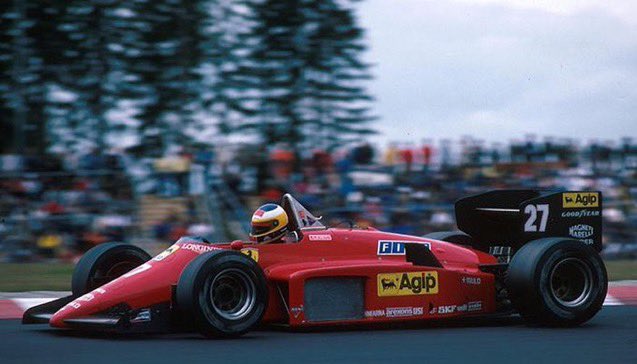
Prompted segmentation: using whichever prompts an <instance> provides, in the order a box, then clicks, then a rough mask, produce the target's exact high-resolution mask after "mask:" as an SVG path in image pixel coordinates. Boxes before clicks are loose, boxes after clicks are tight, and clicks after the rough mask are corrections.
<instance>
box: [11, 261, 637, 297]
mask: <svg viewBox="0 0 637 364" xmlns="http://www.w3.org/2000/svg"><path fill="white" fill-rule="evenodd" d="M606 268H607V270H608V278H609V279H610V280H611V281H616V280H622V279H637V260H611V261H606ZM72 274H73V264H68V263H0V277H1V278H0V292H22V291H70V290H71V275H72Z"/></svg>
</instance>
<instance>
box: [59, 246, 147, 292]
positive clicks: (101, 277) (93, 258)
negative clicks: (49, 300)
mask: <svg viewBox="0 0 637 364" xmlns="http://www.w3.org/2000/svg"><path fill="white" fill-rule="evenodd" d="M150 258H151V256H150V255H149V254H148V253H146V252H145V251H144V250H143V249H141V248H138V247H136V246H134V245H130V244H124V243H104V244H100V245H98V246H96V247H93V248H91V249H90V250H89V251H87V252H86V254H84V255H83V256H82V258H81V259H80V261H79V262H78V263H77V265H76V266H75V269H74V270H73V278H72V280H71V290H72V291H73V295H74V296H81V295H83V294H85V293H88V292H90V291H92V290H94V289H95V288H97V287H100V286H103V285H104V284H106V283H108V282H110V281H112V280H114V279H115V278H117V277H119V276H121V275H123V274H124V273H127V272H129V271H130V270H132V269H133V268H136V267H138V266H140V265H142V264H143V263H146V262H147V261H149V260H150Z"/></svg>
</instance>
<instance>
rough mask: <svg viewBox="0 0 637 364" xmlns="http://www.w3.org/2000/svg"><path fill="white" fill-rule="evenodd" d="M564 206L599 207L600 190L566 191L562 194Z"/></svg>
mask: <svg viewBox="0 0 637 364" xmlns="http://www.w3.org/2000/svg"><path fill="white" fill-rule="evenodd" d="M562 207H563V208H565V209H577V208H586V207H599V192H565V193H563V194H562Z"/></svg>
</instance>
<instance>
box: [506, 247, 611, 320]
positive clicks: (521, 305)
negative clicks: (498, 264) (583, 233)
mask: <svg viewBox="0 0 637 364" xmlns="http://www.w3.org/2000/svg"><path fill="white" fill-rule="evenodd" d="M506 284H507V289H508V292H509V297H510V298H511V301H512V303H513V306H514V307H515V308H516V309H517V310H518V311H519V313H520V315H522V317H523V318H524V319H525V320H526V321H527V322H529V323H533V324H540V325H547V326H576V325H580V324H582V323H584V322H586V321H588V320H590V319H591V318H592V317H593V316H595V314H596V313H597V312H598V311H599V310H600V309H601V308H602V304H603V303H604V299H605V298H606V292H607V290H608V278H607V274H606V268H605V267H604V263H603V262H602V259H601V258H600V256H599V254H598V253H597V251H595V250H594V249H593V248H592V247H590V246H587V245H584V244H583V243H582V242H580V241H578V240H573V239H567V238H545V239H539V240H534V241H531V242H529V243H527V244H525V245H524V246H523V247H522V248H520V250H518V252H517V253H516V254H515V255H514V256H513V259H512V260H511V263H510V264H509V269H508V275H507V281H506Z"/></svg>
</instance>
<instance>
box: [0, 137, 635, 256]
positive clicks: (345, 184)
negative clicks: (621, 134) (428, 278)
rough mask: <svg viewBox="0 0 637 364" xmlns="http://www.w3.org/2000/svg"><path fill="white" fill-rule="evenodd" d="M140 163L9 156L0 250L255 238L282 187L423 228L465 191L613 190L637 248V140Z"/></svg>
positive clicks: (3, 169) (611, 241)
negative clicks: (259, 216) (262, 209)
mask: <svg viewBox="0 0 637 364" xmlns="http://www.w3.org/2000/svg"><path fill="white" fill-rule="evenodd" d="M131 160H132V158H130V156H127V155H124V154H118V153H109V154H102V153H99V152H98V151H96V150H94V151H91V152H89V153H87V154H85V155H81V156H62V155H47V156H44V157H38V158H32V157H21V156H0V216H2V220H0V245H1V246H0V255H4V259H5V260H9V261H21V260H22V261H27V260H33V259H49V258H53V257H56V258H62V259H64V258H69V259H71V258H73V257H76V256H77V255H79V254H81V253H82V252H84V251H86V250H87V249H89V248H90V247H92V246H94V245H96V244H100V243H102V242H105V241H133V242H139V241H140V240H139V239H146V240H150V241H152V244H155V245H157V247H158V248H160V247H161V246H160V245H163V246H165V244H168V243H169V242H171V241H174V240H176V239H178V238H179V237H180V236H182V235H200V236H205V237H208V238H209V239H210V240H215V239H216V240H223V239H232V238H247V236H246V232H247V229H246V226H247V224H248V223H249V216H250V213H251V212H252V210H254V209H255V208H256V207H257V206H259V205H260V204H261V203H264V202H266V201H269V202H279V201H280V199H281V197H282V195H283V194H284V193H292V194H293V195H294V196H295V197H296V198H297V199H298V200H299V201H300V202H301V203H302V204H304V205H305V206H306V207H308V208H309V209H310V210H311V211H313V212H314V213H315V215H322V216H323V219H324V222H325V223H326V224H327V225H328V226H333V227H336V226H342V227H347V226H360V227H366V226H373V227H376V228H379V229H384V230H387V231H392V232H397V233H403V234H413V235H423V234H426V233H428V232H431V231H439V230H451V229H455V216H454V210H453V203H454V201H456V200H457V199H458V198H460V197H463V196H467V195H469V194H474V193H480V192H484V191H487V190H491V189H502V188H540V189H557V190H600V191H602V192H603V198H604V199H603V204H604V211H603V218H604V238H603V241H604V245H605V254H606V255H607V256H624V257H625V256H629V257H637V239H636V238H637V208H636V205H635V201H636V200H637V143H635V142H633V141H632V140H630V139H626V140H622V141H617V142H615V143H589V144H583V143H579V142H577V141H572V140H554V139H547V140H541V141H538V140H535V139H533V138H529V139H526V140H523V141H514V142H511V143H508V144H503V143H493V144H487V143H484V142H481V141H478V140H474V139H470V138H466V139H463V140H461V141H459V142H458V141H456V142H451V141H445V140H443V141H437V142H434V141H429V140H425V141H423V142H422V143H420V144H419V145H415V144H400V143H392V144H389V145H387V146H385V147H384V148H378V147H376V146H373V145H370V144H365V143H364V144H359V145H355V146H352V147H349V148H339V149H335V150H331V151H329V152H328V151H325V150H320V149H314V150H298V149H297V150H295V149H292V148H290V147H289V146H286V145H284V144H281V145H277V146H274V147H272V148H265V147H263V146H254V145H240V144H235V145H233V146H232V147H228V146H219V147H218V148H215V149H210V150H206V149H197V150H194V149H193V150H185V149H184V150H181V151H179V152H177V153H172V154H170V155H167V156H165V157H163V158H160V159H149V160H145V161H143V160H137V162H138V163H131ZM143 166H146V167H145V168H142V167H143ZM144 171H145V172H144ZM239 210H241V211H239ZM151 215H152V216H151ZM233 229H234V230H233ZM224 232H225V233H226V234H223V235H219V234H220V233H224Z"/></svg>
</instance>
